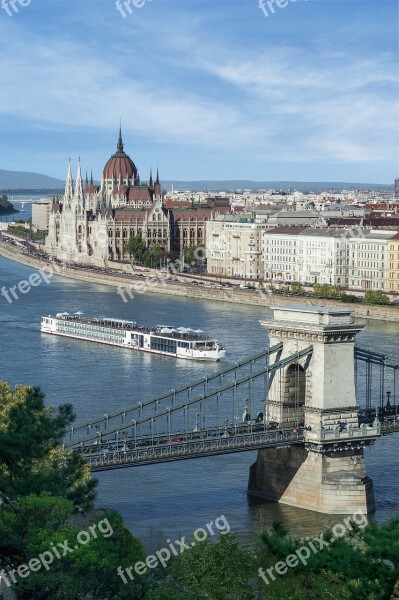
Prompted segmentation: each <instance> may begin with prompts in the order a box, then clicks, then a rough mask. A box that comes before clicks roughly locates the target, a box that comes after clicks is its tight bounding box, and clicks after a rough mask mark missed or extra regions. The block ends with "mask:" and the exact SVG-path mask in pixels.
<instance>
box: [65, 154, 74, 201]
mask: <svg viewBox="0 0 399 600" xmlns="http://www.w3.org/2000/svg"><path fill="white" fill-rule="evenodd" d="M72 198H73V179H72V168H71V159H69V161H68V173H67V178H66V181H65V194H64V199H65V201H66V202H70V201H71V200H72Z"/></svg>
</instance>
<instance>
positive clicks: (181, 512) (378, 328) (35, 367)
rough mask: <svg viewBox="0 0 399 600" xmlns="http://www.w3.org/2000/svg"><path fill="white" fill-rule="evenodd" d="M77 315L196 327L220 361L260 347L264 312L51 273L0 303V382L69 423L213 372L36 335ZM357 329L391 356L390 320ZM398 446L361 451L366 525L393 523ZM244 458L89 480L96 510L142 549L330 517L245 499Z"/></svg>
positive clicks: (247, 457)
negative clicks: (366, 482) (205, 532)
mask: <svg viewBox="0 0 399 600" xmlns="http://www.w3.org/2000/svg"><path fill="white" fill-rule="evenodd" d="M30 273H32V269H31V268H29V267H25V266H23V265H21V264H18V263H16V262H13V261H9V260H6V259H3V258H2V257H0V288H1V287H2V286H5V287H6V288H10V287H11V286H13V285H17V284H18V282H19V281H20V280H21V279H27V278H28V277H29V275H30ZM78 310H81V311H83V312H85V313H86V314H87V315H93V316H94V315H103V316H115V317H120V318H125V319H134V320H136V321H137V322H138V323H141V324H156V323H168V324H173V325H175V326H187V327H192V328H193V329H198V328H199V329H205V330H206V331H207V332H209V333H210V334H211V335H212V336H213V337H216V338H217V339H219V340H221V341H222V342H223V343H224V344H225V345H226V347H227V349H228V359H226V360H228V361H236V360H240V359H241V358H243V357H245V356H248V355H251V354H254V353H255V352H256V351H257V350H258V349H259V348H264V347H266V346H267V345H268V341H267V333H266V330H265V329H264V328H262V327H261V325H260V324H259V320H260V319H262V318H264V317H265V316H270V314H271V312H270V311H269V310H265V309H264V308H261V307H256V306H247V305H239V304H238V305H235V304H232V303H228V304H227V303H226V304H223V303H221V302H212V301H205V300H195V299H188V298H179V297H176V298H171V297H170V296H161V295H159V294H157V295H155V294H144V295H141V296H140V295H136V297H135V298H134V300H131V301H129V302H128V303H124V302H123V301H122V299H121V298H120V297H119V296H118V295H117V293H116V292H115V290H114V289H113V288H110V287H106V286H100V285H91V284H87V283H81V282H75V281H72V280H67V279H62V278H56V277H55V278H54V280H53V281H52V282H51V283H50V285H46V284H45V283H43V284H42V285H40V286H39V287H36V288H33V289H32V290H31V291H30V292H29V293H28V294H26V295H20V298H19V299H18V300H15V301H14V302H13V303H12V304H9V303H7V301H6V299H5V298H4V297H3V296H0V344H1V346H0V347H1V372H0V378H1V379H2V380H5V381H8V382H9V383H11V384H13V385H14V384H16V383H24V384H28V385H35V386H40V387H41V388H42V389H43V391H44V392H45V394H46V402H47V403H48V404H49V405H53V406H57V405H60V404H63V403H66V402H71V403H72V404H73V405H74V407H75V412H76V414H77V420H81V419H88V418H91V417H93V416H97V415H103V414H105V413H107V412H109V411H111V410H114V409H117V408H119V407H122V406H125V405H127V404H134V403H135V402H137V401H139V400H141V399H145V398H149V397H152V396H153V395H155V394H157V393H160V392H163V391H165V390H169V389H172V388H174V387H176V386H178V385H180V384H183V383H187V382H189V381H190V380H195V379H197V378H199V377H201V376H203V375H205V374H206V373H211V372H215V371H217V370H218V369H219V368H220V365H217V364H209V363H195V362H189V361H176V360H174V359H171V358H167V357H159V356H153V355H148V354H142V353H138V352H137V353H136V352H131V351H129V350H123V349H119V348H111V347H107V346H101V345H96V344H92V343H85V342H79V341H75V340H66V339H62V338H54V337H50V336H46V335H43V334H41V333H40V317H41V316H42V315H45V314H50V313H53V314H54V313H55V312H59V311H60V312H62V311H67V312H69V313H74V312H76V311H78ZM364 323H365V324H366V326H365V329H364V330H363V332H362V333H361V334H360V336H359V338H360V339H359V342H361V344H362V345H365V346H370V347H372V348H374V349H375V350H376V351H379V350H380V351H384V352H386V353H387V354H396V352H397V350H396V349H397V339H398V335H399V323H386V322H381V321H371V320H370V321H367V322H364ZM259 408H260V407H259ZM398 447H399V434H397V436H388V437H385V438H384V439H381V440H379V441H378V442H377V444H376V445H375V446H374V447H372V448H371V449H369V450H367V451H366V462H367V471H368V474H369V475H370V476H371V477H372V479H373V480H374V487H375V495H376V503H377V511H376V513H375V515H374V516H373V517H372V518H373V519H376V520H377V521H378V522H384V521H386V520H388V519H389V518H391V517H394V516H396V517H397V516H399V500H398V493H399V480H398V466H399V452H398ZM255 458H256V453H255V452H244V453H241V454H231V455H224V456H219V457H214V458H203V459H198V460H188V461H179V462H176V463H167V464H162V465H153V466H144V467H140V468H132V469H122V470H116V471H110V472H105V473H100V474H96V476H97V478H98V480H99V486H98V499H97V505H98V506H99V507H107V508H113V509H116V510H118V511H119V512H120V513H121V514H122V516H123V517H124V519H125V521H126V523H127V525H128V527H129V528H130V530H131V531H132V532H133V533H134V534H135V535H136V536H137V537H139V538H140V539H141V540H142V541H143V542H144V543H145V545H146V547H147V548H148V549H149V550H154V549H157V548H159V547H162V546H164V545H165V540H166V539H167V538H168V537H173V536H174V535H177V536H179V535H189V534H190V532H191V531H192V530H194V529H196V528H198V527H201V526H203V525H205V524H206V523H207V522H209V521H211V520H215V518H216V517H218V516H219V515H222V514H224V515H225V517H226V519H227V520H228V522H229V524H230V527H231V530H232V532H234V533H236V534H237V535H238V536H239V538H240V539H242V540H243V541H244V543H249V542H250V541H251V540H253V539H254V537H255V535H256V534H258V533H260V532H261V531H263V530H264V529H265V528H268V527H269V526H270V525H271V523H272V522H273V521H282V522H283V523H284V524H285V525H286V527H287V529H288V530H289V531H290V532H291V533H293V534H298V535H301V536H303V535H310V534H312V533H315V532H317V531H319V530H321V529H322V528H324V527H326V526H328V525H332V524H334V523H336V522H339V519H337V517H336V516H326V515H318V514H315V513H313V512H311V511H305V510H301V509H296V508H293V507H288V506H284V505H276V504H271V503H259V502H256V503H249V502H248V499H247V495H246V487H247V479H248V471H249V467H250V465H251V463H252V462H254V460H255ZM175 539H177V538H175Z"/></svg>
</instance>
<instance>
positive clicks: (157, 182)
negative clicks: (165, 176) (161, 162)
mask: <svg viewBox="0 0 399 600" xmlns="http://www.w3.org/2000/svg"><path fill="white" fill-rule="evenodd" d="M155 183H156V185H159V173H158V167H157V180H156V182H155Z"/></svg>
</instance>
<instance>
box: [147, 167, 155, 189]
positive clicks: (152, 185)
mask: <svg viewBox="0 0 399 600" xmlns="http://www.w3.org/2000/svg"><path fill="white" fill-rule="evenodd" d="M148 185H149V187H150V188H151V189H153V187H154V182H153V180H152V169H151V171H150V181H149V183H148Z"/></svg>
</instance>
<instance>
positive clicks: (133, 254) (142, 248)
mask: <svg viewBox="0 0 399 600" xmlns="http://www.w3.org/2000/svg"><path fill="white" fill-rule="evenodd" d="M125 252H127V253H128V254H129V256H130V258H134V259H135V260H136V261H137V262H142V261H143V260H144V257H145V255H146V253H147V246H146V244H145V242H144V240H143V239H142V238H141V237H140V236H139V235H134V236H132V237H131V238H130V239H129V241H128V242H127V243H126V244H125Z"/></svg>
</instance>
